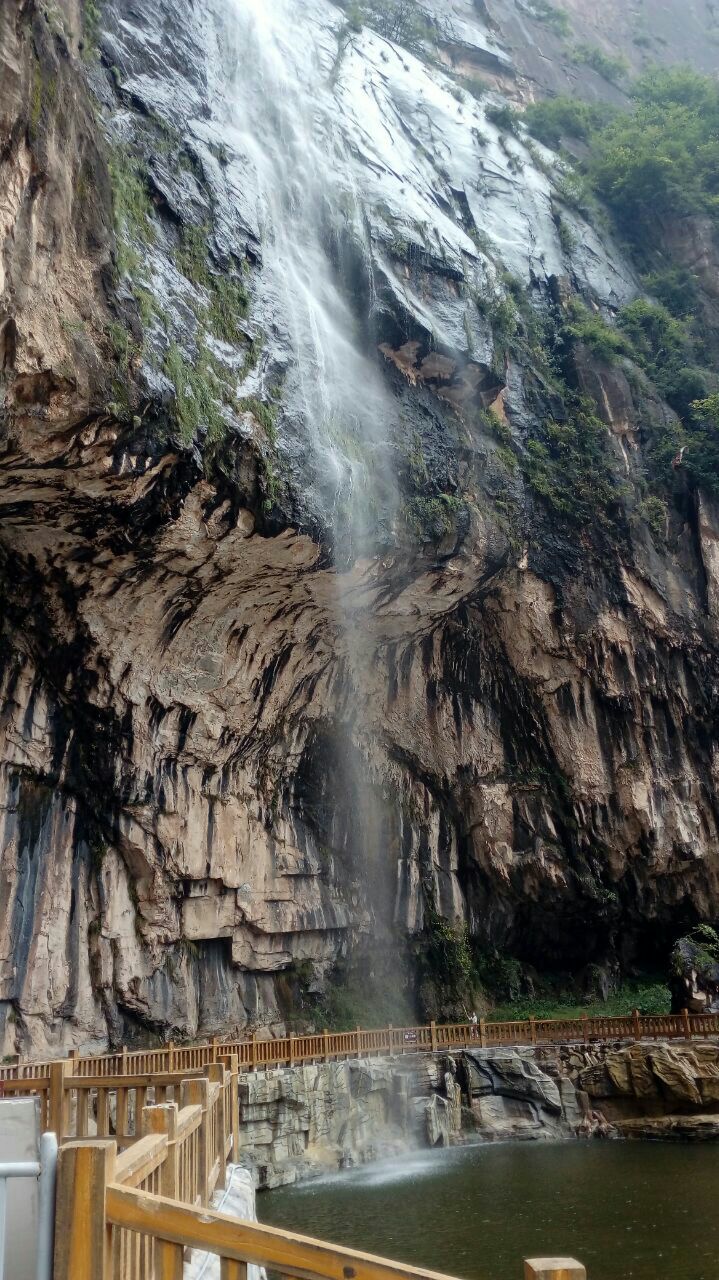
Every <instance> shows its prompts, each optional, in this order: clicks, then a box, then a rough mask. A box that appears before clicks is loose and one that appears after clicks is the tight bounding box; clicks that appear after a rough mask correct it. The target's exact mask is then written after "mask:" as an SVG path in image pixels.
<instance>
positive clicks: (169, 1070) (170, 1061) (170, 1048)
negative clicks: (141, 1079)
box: [167, 1040, 175, 1075]
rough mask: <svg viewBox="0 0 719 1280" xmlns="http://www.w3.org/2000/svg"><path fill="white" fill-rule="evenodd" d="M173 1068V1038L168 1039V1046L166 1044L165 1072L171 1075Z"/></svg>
mask: <svg viewBox="0 0 719 1280" xmlns="http://www.w3.org/2000/svg"><path fill="white" fill-rule="evenodd" d="M174 1070H175V1044H174V1041H173V1040H171V1041H170V1043H169V1044H168V1046H167V1073H168V1075H172V1072H173V1071H174Z"/></svg>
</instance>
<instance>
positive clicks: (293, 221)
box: [218, 0, 397, 909]
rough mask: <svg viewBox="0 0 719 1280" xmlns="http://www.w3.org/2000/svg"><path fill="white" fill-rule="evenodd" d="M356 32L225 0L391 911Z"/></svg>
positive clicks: (361, 778)
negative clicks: (350, 90) (378, 728)
mask: <svg viewBox="0 0 719 1280" xmlns="http://www.w3.org/2000/svg"><path fill="white" fill-rule="evenodd" d="M343 24H344V18H343V15H342V13H341V11H340V10H339V9H336V8H335V6H333V5H330V4H329V3H326V0H309V3H305V0H225V12H224V25H223V28H222V31H221V33H220V40H219V50H218V52H219V58H220V62H221V65H222V67H223V68H224V77H225V88H224V96H225V98H226V101H227V113H228V119H227V128H228V131H229V138H228V140H229V141H230V142H231V144H232V148H233V151H234V152H235V153H236V154H239V155H240V156H241V157H242V158H243V161H244V162H245V163H246V172H247V174H248V175H249V185H250V189H251V190H253V191H254V192H255V193H256V202H257V208H256V211H255V212H256V225H257V227H258V231H259V242H260V252H261V263H260V265H259V278H258V283H257V288H256V290H255V294H256V305H255V310H254V311H253V316H254V317H255V319H256V320H257V322H258V323H259V325H260V326H261V327H262V329H263V332H264V333H265V334H267V335H268V343H269V345H270V348H271V352H272V357H273V359H272V360H271V361H270V360H266V361H265V368H266V369H267V368H269V370H270V372H269V373H265V374H264V375H263V376H264V377H265V385H264V386H261V387H260V388H259V390H260V391H261V392H262V393H263V394H264V395H268V394H269V395H271V394H273V388H272V386H271V385H268V380H270V379H271V378H272V377H276V376H277V372H276V371H277V368H278V366H279V368H280V370H281V389H279V391H278V392H277V393H276V394H277V396H278V400H279V403H280V404H281V411H280V416H279V447H280V449H281V451H282V458H283V462H285V463H286V462H287V461H289V466H290V468H291V469H292V474H293V476H294V477H295V478H296V479H297V480H298V481H299V486H300V488H301V490H302V491H303V492H304V493H305V494H306V495H307V499H308V505H309V506H310V508H311V509H312V510H320V511H321V512H323V513H324V516H325V520H326V527H327V528H328V530H329V531H330V536H331V542H332V547H333V558H334V570H333V572H332V574H331V586H330V588H329V590H328V591H327V595H328V597H329V606H330V614H331V617H333V619H334V623H333V625H334V626H335V628H336V631H337V658H338V661H337V663H336V672H337V673H338V678H336V681H335V693H334V697H335V721H336V749H337V770H336V772H337V776H338V777H342V778H343V782H344V789H345V794H344V796H343V797H342V799H341V804H340V807H341V808H342V810H343V811H344V813H345V814H346V820H347V831H349V833H350V835H349V839H350V840H351V841H352V843H353V845H354V846H355V847H356V848H357V850H358V853H359V854H360V856H361V860H362V865H361V876H362V880H363V883H364V886H365V891H366V892H367V891H369V896H370V898H374V900H375V901H384V902H386V901H387V899H388V896H389V899H390V901H389V905H390V909H391V892H390V894H389V895H388V892H387V884H386V877H387V873H388V871H391V869H390V868H388V866H387V852H386V840H385V837H384V831H383V816H382V811H381V806H380V803H379V801H378V799H377V797H376V793H375V788H374V787H373V785H372V782H371V762H370V760H369V758H368V757H369V754H370V751H371V748H370V747H369V746H368V745H367V733H366V726H367V723H368V718H367V714H366V712H367V703H368V700H369V697H370V690H371V682H372V678H373V665H374V659H375V652H376V644H377V641H376V635H375V622H376V613H375V609H374V600H375V598H376V594H377V592H378V590H379V571H378V570H379V564H380V560H381V553H383V552H386V549H387V546H388V544H390V543H391V540H392V538H393V527H394V523H395V517H396V513H397V496H396V484H395V477H394V467H393V462H392V451H391V446H390V443H389V441H390V440H391V439H392V438H393V435H394V434H395V432H396V427H397V423H396V418H397V407H396V403H395V400H394V397H393V396H392V395H391V394H390V392H389V391H388V389H387V388H386V387H385V385H384V379H383V373H382V370H381V368H380V367H379V363H378V361H379V359H380V357H379V356H378V354H377V343H376V341H373V334H372V311H373V306H374V301H375V293H374V280H373V275H372V268H371V254H370V252H369V231H368V228H367V226H366V223H365V219H364V216H363V210H362V206H361V202H360V200H359V198H358V195H357V192H356V190H355V186H354V178H353V165H352V162H351V157H350V155H349V151H348V148H349V142H348V140H347V139H346V138H345V137H344V136H343V134H342V131H341V124H340V123H339V122H341V119H342V113H341V112H340V111H338V110H337V106H336V102H335V98H334V93H335V89H336V74H337V69H338V66H339V63H340V61H341V57H342V42H343V41H342V34H341V32H342V30H343ZM331 625H332V624H331ZM360 742H362V743H363V744H364V745H363V746H362V747H360V746H359V745H358V743H360ZM340 825H341V824H340ZM338 833H339V826H338ZM393 881H394V875H393V874H392V884H393Z"/></svg>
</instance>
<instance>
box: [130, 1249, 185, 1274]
mask: <svg viewBox="0 0 719 1280" xmlns="http://www.w3.org/2000/svg"><path fill="white" fill-rule="evenodd" d="M184 1252H185V1251H184V1249H183V1247H182V1245H181V1244H173V1243H172V1241H171V1240H158V1242H157V1252H156V1253H155V1280H182V1275H183V1270H184ZM119 1280H121V1278H119Z"/></svg>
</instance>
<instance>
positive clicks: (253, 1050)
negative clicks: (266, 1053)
mask: <svg viewBox="0 0 719 1280" xmlns="http://www.w3.org/2000/svg"><path fill="white" fill-rule="evenodd" d="M256 1043H257V1032H256V1031H253V1032H252V1048H251V1049H250V1071H254V1069H255V1066H256V1065H257V1048H256Z"/></svg>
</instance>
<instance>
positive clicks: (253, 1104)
mask: <svg viewBox="0 0 719 1280" xmlns="http://www.w3.org/2000/svg"><path fill="white" fill-rule="evenodd" d="M240 1104H241V1105H240V1133H241V1143H242V1148H243V1153H242V1163H243V1165H244V1166H245V1167H246V1168H248V1169H250V1170H251V1171H252V1174H253V1177H254V1179H255V1182H256V1185H257V1186H259V1187H268V1188H270V1187H277V1186H283V1185H287V1184H288V1183H292V1182H295V1181H300V1180H303V1179H305V1178H311V1177H313V1176H316V1175H317V1174H320V1173H322V1172H327V1171H329V1170H332V1169H338V1168H347V1167H351V1166H352V1165H355V1164H364V1163H371V1162H373V1161H375V1160H379V1159H382V1158H385V1157H387V1156H392V1155H397V1154H400V1153H402V1152H404V1151H407V1150H410V1149H422V1148H427V1147H446V1146H452V1145H456V1144H458V1143H463V1142H504V1141H509V1140H512V1141H533V1142H537V1141H556V1140H558V1139H567V1140H569V1139H585V1140H586V1139H617V1138H627V1139H661V1138H664V1137H666V1138H670V1139H677V1140H694V1139H696V1140H697V1141H709V1140H714V1139H716V1138H717V1137H718V1136H719V1045H717V1044H715V1043H712V1042H707V1043H699V1042H693V1043H691V1044H689V1043H675V1044H671V1045H667V1044H659V1043H657V1044H652V1043H647V1044H637V1045H632V1046H605V1047H602V1048H596V1047H589V1046H581V1045H577V1046H573V1047H572V1048H565V1047H559V1046H557V1047H553V1046H552V1047H540V1048H532V1047H527V1048H517V1049H512V1050H508V1049H506V1050H501V1049H497V1048H492V1049H477V1050H473V1051H466V1052H460V1053H456V1054H452V1055H450V1056H446V1057H445V1056H442V1055H436V1056H434V1057H432V1056H429V1055H425V1056H418V1057H417V1058H410V1057H407V1058H399V1059H386V1060H382V1061H377V1060H367V1061H352V1062H348V1063H336V1064H320V1065H316V1066H315V1065H312V1066H302V1067H287V1068H282V1069H280V1070H278V1071H275V1072H268V1073H265V1072H257V1073H256V1074H248V1075H245V1076H243V1077H242V1079H241V1085H240Z"/></svg>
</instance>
